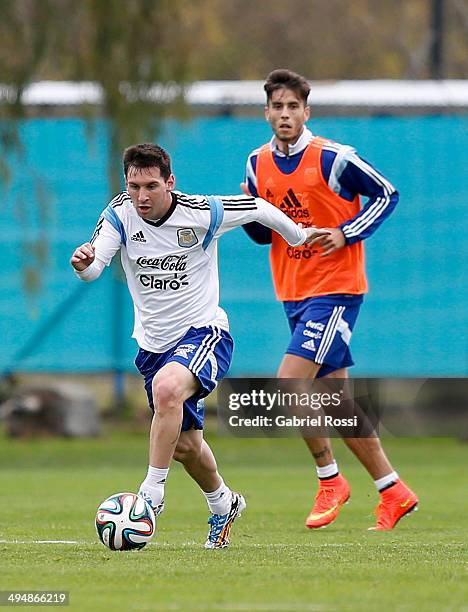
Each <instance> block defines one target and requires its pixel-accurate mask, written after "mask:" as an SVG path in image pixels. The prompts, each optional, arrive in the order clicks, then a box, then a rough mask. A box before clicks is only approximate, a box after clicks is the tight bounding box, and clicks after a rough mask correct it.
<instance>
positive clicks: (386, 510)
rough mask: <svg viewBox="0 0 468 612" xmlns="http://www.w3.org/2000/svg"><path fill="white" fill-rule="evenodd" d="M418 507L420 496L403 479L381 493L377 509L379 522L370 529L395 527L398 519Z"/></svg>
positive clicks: (382, 529)
mask: <svg viewBox="0 0 468 612" xmlns="http://www.w3.org/2000/svg"><path fill="white" fill-rule="evenodd" d="M417 509H418V498H417V497H416V495H415V494H414V493H413V491H412V490H411V489H410V488H409V487H407V486H406V485H405V483H404V482H403V481H401V480H397V481H396V483H395V484H394V485H392V486H391V487H389V488H388V489H385V490H384V491H382V493H381V494H380V503H379V505H378V506H377V508H376V509H375V515H376V517H377V524H376V526H375V527H369V531H387V530H389V529H393V528H394V527H395V525H396V524H397V523H398V521H399V520H400V519H401V518H403V517H404V516H405V515H407V514H409V513H410V512H414V511H415V510H417Z"/></svg>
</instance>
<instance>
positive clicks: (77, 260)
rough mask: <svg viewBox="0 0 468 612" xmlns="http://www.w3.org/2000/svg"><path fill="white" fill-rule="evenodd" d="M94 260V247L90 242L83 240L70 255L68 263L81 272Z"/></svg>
mask: <svg viewBox="0 0 468 612" xmlns="http://www.w3.org/2000/svg"><path fill="white" fill-rule="evenodd" d="M93 261H94V247H93V245H92V244H91V243H89V242H85V243H84V244H82V245H81V246H79V247H78V248H76V249H75V250H74V252H73V255H72V256H71V259H70V263H71V265H72V266H73V267H74V268H75V270H78V272H82V271H83V270H86V268H87V267H88V266H89V265H91V264H92V263H93Z"/></svg>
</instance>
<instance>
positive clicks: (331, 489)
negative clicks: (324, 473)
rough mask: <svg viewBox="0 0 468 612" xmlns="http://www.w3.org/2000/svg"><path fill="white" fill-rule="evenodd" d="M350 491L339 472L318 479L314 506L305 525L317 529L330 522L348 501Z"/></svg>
mask: <svg viewBox="0 0 468 612" xmlns="http://www.w3.org/2000/svg"><path fill="white" fill-rule="evenodd" d="M350 493H351V489H350V488H349V484H348V481H347V480H346V479H345V478H344V477H343V476H342V475H341V474H337V475H336V476H334V477H333V478H327V479H325V480H320V486H319V490H318V493H317V495H316V497H315V504H314V507H313V508H312V510H311V511H310V514H309V516H308V517H307V519H306V527H308V528H309V529H317V528H318V527H326V526H327V525H329V524H330V523H332V522H333V521H334V520H335V519H336V517H337V516H338V514H339V512H340V510H341V506H343V504H345V503H346V502H347V501H348V499H349V497H350Z"/></svg>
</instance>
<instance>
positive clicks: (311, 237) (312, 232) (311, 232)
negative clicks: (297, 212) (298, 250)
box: [298, 223, 331, 244]
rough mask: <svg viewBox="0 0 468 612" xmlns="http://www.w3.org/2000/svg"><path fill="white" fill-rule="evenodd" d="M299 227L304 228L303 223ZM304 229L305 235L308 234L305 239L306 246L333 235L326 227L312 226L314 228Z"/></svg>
mask: <svg viewBox="0 0 468 612" xmlns="http://www.w3.org/2000/svg"><path fill="white" fill-rule="evenodd" d="M298 225H299V227H303V226H302V223H299V224H298ZM303 229H304V230H305V233H306V234H307V238H306V239H305V242H304V244H309V243H310V242H312V241H314V242H316V241H318V240H320V239H322V238H324V236H328V235H330V234H331V231H330V230H329V229H326V228H324V227H315V226H312V227H303Z"/></svg>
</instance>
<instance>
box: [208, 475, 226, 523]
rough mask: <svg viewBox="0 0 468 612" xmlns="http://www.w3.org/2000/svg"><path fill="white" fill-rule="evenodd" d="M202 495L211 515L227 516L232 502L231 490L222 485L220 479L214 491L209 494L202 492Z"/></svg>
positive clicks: (222, 481)
mask: <svg viewBox="0 0 468 612" xmlns="http://www.w3.org/2000/svg"><path fill="white" fill-rule="evenodd" d="M203 495H204V496H205V497H206V501H207V503H208V508H209V509H210V512H211V513H212V514H227V513H228V512H229V510H230V508H231V502H232V496H231V489H230V488H229V487H228V486H227V485H225V484H224V480H223V479H222V478H221V484H220V485H219V487H218V488H217V489H216V491H212V492H211V493H207V492H206V491H203Z"/></svg>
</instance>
